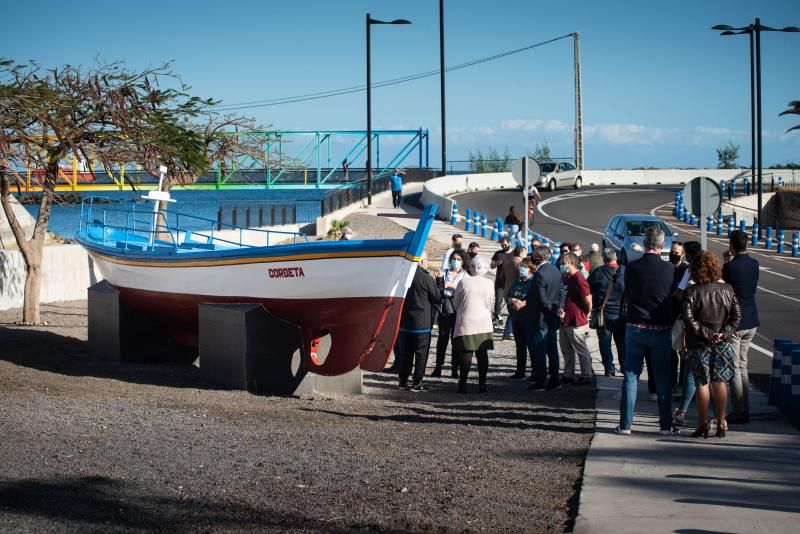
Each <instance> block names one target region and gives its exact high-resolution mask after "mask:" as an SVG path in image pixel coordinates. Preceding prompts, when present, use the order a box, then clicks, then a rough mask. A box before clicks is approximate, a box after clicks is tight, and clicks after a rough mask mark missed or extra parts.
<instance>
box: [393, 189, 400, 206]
mask: <svg viewBox="0 0 800 534" xmlns="http://www.w3.org/2000/svg"><path fill="white" fill-rule="evenodd" d="M401 198H403V192H402V191H392V206H394V207H395V208H397V207H398V206H400V199H401Z"/></svg>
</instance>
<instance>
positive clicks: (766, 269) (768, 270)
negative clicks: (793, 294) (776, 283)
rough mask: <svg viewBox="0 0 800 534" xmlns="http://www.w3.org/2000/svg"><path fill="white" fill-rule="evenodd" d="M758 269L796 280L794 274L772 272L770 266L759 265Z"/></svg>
mask: <svg viewBox="0 0 800 534" xmlns="http://www.w3.org/2000/svg"><path fill="white" fill-rule="evenodd" d="M758 269H759V270H760V271H764V272H765V273H769V274H774V275H775V276H781V277H783V278H788V279H789V280H796V278H795V277H794V276H789V275H786V274H781V273H776V272H774V271H773V270H772V268H771V267H759V268H758Z"/></svg>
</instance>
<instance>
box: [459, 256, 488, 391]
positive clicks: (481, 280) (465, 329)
mask: <svg viewBox="0 0 800 534" xmlns="http://www.w3.org/2000/svg"><path fill="white" fill-rule="evenodd" d="M470 274H471V275H472V276H469V277H467V278H464V279H463V280H462V281H461V284H459V286H458V287H457V288H456V294H455V297H454V298H453V304H454V306H455V309H456V324H455V329H454V332H453V354H458V355H459V356H460V358H461V370H460V373H459V377H458V392H459V393H466V392H467V376H469V370H470V367H472V358H473V356H475V357H476V358H477V360H478V387H479V391H480V392H481V393H486V375H487V374H488V372H489V351H490V350H492V349H493V348H494V333H493V328H492V306H493V304H494V285H493V284H492V281H491V280H489V279H488V278H486V277H485V276H484V275H485V274H486V269H485V267H484V266H480V268H479V269H477V270H475V269H474V268H473V271H472V272H471V273H470Z"/></svg>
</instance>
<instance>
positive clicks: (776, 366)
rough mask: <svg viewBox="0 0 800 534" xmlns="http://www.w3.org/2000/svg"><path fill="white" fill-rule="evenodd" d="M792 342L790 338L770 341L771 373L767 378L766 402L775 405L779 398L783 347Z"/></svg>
mask: <svg viewBox="0 0 800 534" xmlns="http://www.w3.org/2000/svg"><path fill="white" fill-rule="evenodd" d="M791 342H792V340H791V339H785V338H776V339H774V340H773V341H772V375H771V376H770V379H769V394H768V395H767V404H770V405H772V406H777V405H778V404H779V403H780V400H781V376H782V374H783V347H784V346H785V345H788V344H790V343H791Z"/></svg>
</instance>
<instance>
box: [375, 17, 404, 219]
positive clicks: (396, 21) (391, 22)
mask: <svg viewBox="0 0 800 534" xmlns="http://www.w3.org/2000/svg"><path fill="white" fill-rule="evenodd" d="M373 24H411V21H409V20H406V19H396V20H393V21H390V22H386V21H383V20H376V19H373V18H372V17H370V16H369V13H367V204H369V205H372V68H371V60H370V53H371V52H370V26H372V25H373Z"/></svg>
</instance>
